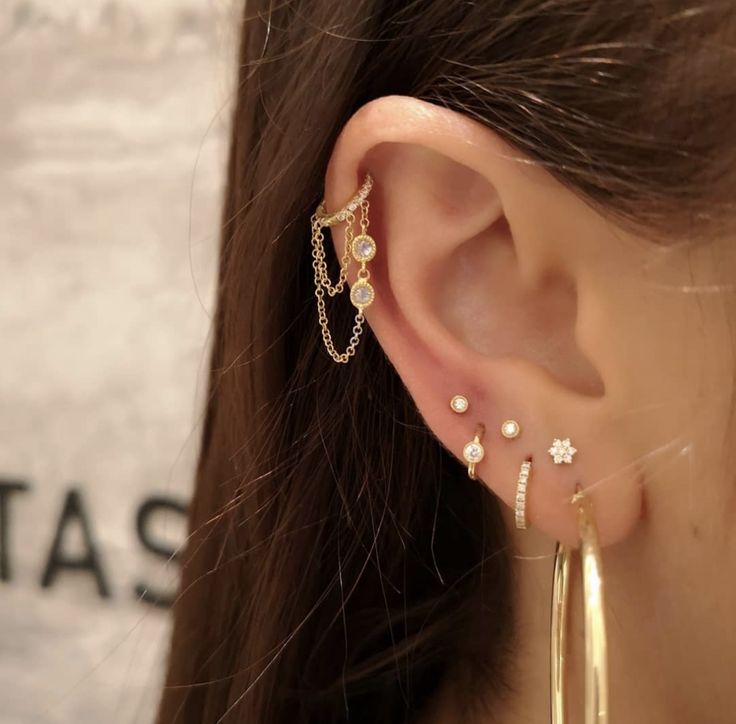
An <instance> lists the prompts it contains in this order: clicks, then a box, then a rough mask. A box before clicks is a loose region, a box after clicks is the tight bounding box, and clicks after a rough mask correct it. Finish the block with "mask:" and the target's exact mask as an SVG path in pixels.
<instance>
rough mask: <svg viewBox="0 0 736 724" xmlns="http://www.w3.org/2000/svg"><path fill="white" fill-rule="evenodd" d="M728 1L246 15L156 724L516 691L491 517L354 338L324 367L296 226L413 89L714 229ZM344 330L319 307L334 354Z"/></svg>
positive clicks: (383, 713) (345, 316)
mask: <svg viewBox="0 0 736 724" xmlns="http://www.w3.org/2000/svg"><path fill="white" fill-rule="evenodd" d="M729 6H731V3H719V2H710V3H708V4H707V5H705V6H702V7H700V6H692V5H691V4H690V3H688V2H679V1H678V0H661V1H660V2H656V1H655V2H650V1H647V2H645V1H644V0H546V1H545V2H541V0H492V1H491V0H489V1H488V2H464V1H463V0H356V1H355V2H346V1H345V0H284V1H282V2H279V3H273V2H272V1H271V0H248V3H247V14H248V16H247V17H246V18H245V20H244V22H243V40H242V47H241V51H240V74H239V80H238V85H237V101H236V106H235V113H234V121H233V135H232V146H231V154H230V163H229V171H228V180H227V194H226V199H225V207H224V217H223V218H224V222H223V230H222V243H221V262H220V272H219V299H218V308H217V316H216V320H215V324H214V342H213V348H212V362H211V375H210V388H209V389H210V394H209V402H208V405H207V409H206V420H205V425H204V431H203V435H202V447H201V455H200V461H199V468H198V474H197V483H196V490H195V495H194V499H193V503H192V507H191V520H190V526H191V538H190V541H189V544H188V547H187V550H186V555H185V556H184V564H183V582H182V590H181V594H180V596H179V598H178V600H177V603H176V605H175V610H174V614H175V626H174V633H173V640H172V649H171V656H170V662H169V670H168V675H167V685H166V688H165V693H164V697H163V700H162V704H161V709H160V712H159V718H158V721H159V723H160V724H173V722H189V723H191V724H195V723H196V724H201V723H202V722H207V724H212V723H214V722H248V724H263V723H268V724H278V723H279V722H319V723H320V724H329V722H338V721H345V720H347V719H348V718H349V720H350V721H351V722H371V724H373V723H375V722H387V723H388V722H398V721H405V720H407V719H410V718H411V716H412V714H414V713H415V712H416V711H418V709H419V708H421V706H422V704H423V703H424V702H425V701H426V699H427V697H428V696H429V695H431V694H432V693H433V692H434V691H435V690H436V689H437V687H438V685H439V683H440V681H441V680H442V677H443V676H445V675H446V673H447V671H448V666H449V664H450V663H453V665H455V664H458V663H462V664H464V665H466V666H465V669H464V670H465V671H467V672H471V673H469V674H468V682H471V681H474V680H479V679H478V678H477V677H478V676H479V673H482V675H483V677H484V679H483V683H484V686H488V682H490V683H491V685H495V687H496V690H497V691H501V690H502V689H503V687H505V686H507V685H508V684H509V681H508V677H507V676H505V673H504V672H505V667H504V662H505V651H506V648H507V645H508V643H509V639H510V637H511V636H512V635H513V634H512V632H513V616H512V613H513V607H512V602H513V600H512V599H513V596H512V577H511V574H512V569H511V566H510V560H509V553H508V550H507V540H506V534H505V531H504V528H503V525H502V523H501V519H500V515H499V509H498V505H497V503H496V501H495V500H494V499H493V498H492V496H491V495H490V494H489V493H488V492H487V491H486V490H485V489H484V488H483V487H482V486H479V485H477V484H476V483H473V482H471V481H469V480H468V479H467V478H466V476H465V474H464V470H463V468H462V467H461V466H460V465H459V464H458V463H457V461H456V460H454V459H453V458H452V456H450V455H449V454H448V453H447V452H446V451H445V450H444V449H443V448H442V446H441V445H440V444H439V442H438V441H437V440H436V439H434V438H433V436H432V434H431V433H430V432H429V431H428V429H427V428H426V426H425V425H424V424H423V422H422V420H421V418H420V416H419V415H418V413H417V411H416V409H415V407H414V405H413V403H412V401H411V399H410V398H409V397H408V395H407V393H406V392H405V390H404V387H403V385H402V384H401V382H400V380H399V379H398V378H397V376H396V375H395V373H394V371H393V370H392V368H391V366H390V364H389V363H388V362H387V360H386V359H385V357H384V356H383V354H382V351H381V349H380V347H379V346H378V345H377V344H376V343H375V341H374V340H373V339H372V338H371V337H370V335H368V336H367V337H366V338H364V340H363V342H362V344H361V347H360V349H359V353H358V355H357V357H356V358H354V359H353V361H352V362H351V363H350V364H349V365H347V366H343V365H336V364H335V363H334V362H332V360H331V359H330V358H329V357H328V356H327V354H326V353H325V352H324V349H323V348H322V346H321V337H320V333H319V328H318V326H317V319H316V314H315V308H314V304H313V296H312V289H311V274H312V268H311V261H310V245H309V223H308V219H309V215H310V213H311V212H312V211H313V209H314V207H315V206H316V204H317V203H318V201H319V200H320V198H321V191H322V182H323V178H324V173H325V169H326V165H327V161H328V158H329V154H330V152H331V149H332V146H333V144H334V142H335V139H336V137H337V134H338V133H339V131H340V129H341V127H342V126H343V125H344V124H345V122H346V121H347V119H348V118H349V117H350V115H351V114H352V113H353V112H354V111H356V109H358V108H359V107H360V106H361V105H362V104H364V103H365V102H367V101H369V100H371V99H373V98H376V97H379V96H383V95H388V94H405V95H413V96H417V97H420V98H423V99H425V100H428V101H433V102H435V103H438V104H441V105H444V106H447V107H449V108H452V109H456V110H458V111H460V112H462V113H465V114H468V115H470V116H472V117H473V118H475V119H477V120H479V121H481V122H482V123H484V124H486V125H487V126H488V127H490V128H493V129H494V130H495V131H496V132H497V133H499V134H500V135H501V136H503V137H504V138H505V139H507V140H508V141H509V142H510V143H512V144H513V145H515V146H516V147H517V148H518V149H519V150H520V152H522V153H523V154H526V155H527V156H529V157H532V158H533V159H535V160H536V161H537V162H539V163H541V164H543V165H544V166H545V167H547V168H548V169H549V170H550V171H551V172H552V173H554V174H555V175H556V176H557V177H558V178H559V179H561V180H562V181H563V182H564V183H566V184H568V185H569V186H570V187H571V188H573V189H575V190H576V191H577V192H578V193H579V194H580V195H581V196H583V197H584V198H586V199H588V200H589V201H590V202H591V203H594V204H598V205H600V207H601V208H602V209H604V210H606V211H607V212H610V213H614V214H617V215H618V216H619V217H620V218H621V219H624V220H628V221H631V222H632V223H637V224H644V225H647V226H650V227H651V228H652V229H653V230H658V231H662V232H663V233H672V232H673V231H677V232H682V231H684V230H687V231H689V232H692V231H694V230H696V229H699V228H701V227H703V226H704V223H705V222H707V221H709V220H713V221H715V220H717V219H721V218H725V217H726V216H727V214H725V213H724V212H725V211H727V210H728V208H727V207H728V204H729V199H728V196H727V193H726V190H727V188H728V183H727V181H728V178H729V174H730V173H731V171H732V167H733V154H732V153H726V152H725V151H726V150H727V149H726V144H727V143H728V142H729V141H730V140H731V139H730V136H731V134H732V131H733V128H734V127H736V124H735V123H734V121H735V120H736V113H735V112H734V108H735V106H736V103H735V101H736V85H735V84H734V83H733V82H732V81H733V78H732V77H731V75H730V74H728V73H726V72H724V67H726V68H731V67H732V61H733V56H732V55H730V56H729V55H727V53H728V52H729V49H728V42H729V41H730V40H732V38H733V36H734V15H735V13H734V12H733V11H732V10H730V9H729ZM726 60H727V61H728V64H727V65H726V64H725V62H726ZM727 75H728V78H727V77H726V76H727ZM729 81H730V82H729ZM728 150H729V151H731V150H732V149H728ZM333 271H334V270H333ZM350 316H351V307H350V305H349V304H348V303H343V304H339V303H338V304H335V305H333V306H332V308H331V318H332V319H333V320H334V322H333V323H334V324H335V327H336V329H337V330H338V331H337V335H338V338H340V339H346V338H347V336H349V334H348V333H349V329H350V324H351V320H350ZM470 698H472V693H471V694H469V699H470Z"/></svg>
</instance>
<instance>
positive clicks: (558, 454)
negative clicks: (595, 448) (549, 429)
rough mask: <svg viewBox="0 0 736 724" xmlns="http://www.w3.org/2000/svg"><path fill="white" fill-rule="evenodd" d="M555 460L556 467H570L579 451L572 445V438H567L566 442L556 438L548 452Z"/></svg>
mask: <svg viewBox="0 0 736 724" xmlns="http://www.w3.org/2000/svg"><path fill="white" fill-rule="evenodd" d="M547 452H548V453H549V454H550V455H551V456H552V460H554V463H555V465H560V464H561V463H566V464H567V465H570V463H572V456H573V455H574V454H575V453H576V452H577V449H576V448H574V447H573V446H572V444H571V443H570V438H569V437H566V438H565V439H564V440H560V439H558V438H555V439H554V440H553V441H552V447H551V448H550V449H549V450H548V451H547Z"/></svg>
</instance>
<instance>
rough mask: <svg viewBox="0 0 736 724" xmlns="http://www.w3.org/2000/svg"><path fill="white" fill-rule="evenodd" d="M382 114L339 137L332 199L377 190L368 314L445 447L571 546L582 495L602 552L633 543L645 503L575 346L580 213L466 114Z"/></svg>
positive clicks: (429, 108) (599, 387)
mask: <svg viewBox="0 0 736 724" xmlns="http://www.w3.org/2000/svg"><path fill="white" fill-rule="evenodd" d="M384 101H385V103H384ZM370 105H371V106H372V108H371V109H370V110H369V111H366V112H359V113H358V114H356V117H354V119H353V120H351V121H350V122H349V123H348V125H347V126H346V128H345V129H344V131H343V133H342V134H341V137H340V140H339V141H338V144H337V145H336V148H335V152H334V153H333V156H332V159H331V162H330V170H329V173H328V177H327V188H326V199H327V203H328V208H337V207H338V206H339V204H340V203H343V202H344V200H345V199H346V198H349V196H350V194H351V193H353V192H354V188H355V183H354V179H355V178H357V177H358V176H359V175H360V174H361V173H362V172H364V171H366V170H370V173H371V174H372V176H373V177H374V179H375V186H374V188H373V190H372V192H371V198H370V204H371V222H370V223H371V230H372V234H373V236H374V237H375V239H376V243H377V254H376V257H375V259H374V260H373V261H372V269H373V270H374V271H373V276H372V282H373V284H374V286H375V301H374V302H373V304H372V305H371V306H370V307H369V308H368V309H366V316H367V319H368V322H369V323H370V326H371V328H372V330H373V332H374V333H375V335H376V337H377V338H378V340H379V342H380V344H381V346H382V347H383V349H384V351H385V352H386V354H387V355H388V357H389V359H390V360H391V361H392V363H393V365H394V366H395V368H396V370H397V372H398V373H399V375H400V376H401V377H402V379H403V381H404V383H405V385H406V387H407V389H408V390H409V392H410V394H411V395H412V397H413V398H414V400H415V402H416V404H417V406H418V408H419V410H420V412H421V413H422V415H423V417H424V419H425V420H426V422H427V424H428V425H429V426H430V428H431V429H432V430H433V431H434V433H435V434H436V435H437V437H438V438H439V439H440V440H441V441H442V442H443V444H444V445H445V446H446V447H447V448H448V449H449V450H450V451H451V452H452V453H453V454H455V455H456V456H457V457H458V459H459V461H462V462H463V463H464V464H466V465H467V466H468V472H469V474H471V477H473V476H476V475H477V477H478V478H479V479H481V480H482V481H483V482H484V483H485V484H486V485H487V486H488V487H489V488H490V489H491V490H493V492H494V493H495V494H496V495H498V496H499V497H500V498H501V499H502V500H503V501H504V502H505V503H507V504H508V505H509V507H510V508H511V509H512V510H515V511H516V516H517V520H518V521H522V520H523V522H524V523H528V524H530V525H532V526H535V527H537V528H538V529H540V530H542V531H543V532H545V533H546V534H548V535H549V536H550V537H552V538H555V539H558V540H562V541H563V542H566V543H568V544H574V543H575V541H576V538H577V531H576V523H575V513H574V506H573V505H572V499H573V496H574V494H575V491H576V488H577V487H578V486H582V487H583V488H587V489H589V490H591V495H592V499H593V504H594V506H595V508H596V512H597V514H598V516H599V526H600V529H601V538H602V540H603V542H611V541H613V540H616V539H619V538H621V537H622V536H623V535H625V534H626V532H627V531H628V530H629V529H630V528H631V526H632V525H633V523H634V522H635V521H636V519H637V516H638V513H639V509H640V502H639V496H640V492H639V488H638V485H637V480H636V471H632V470H631V469H630V468H629V467H628V466H627V464H626V461H627V459H630V455H629V452H628V450H626V449H625V444H624V443H623V440H622V439H620V436H619V435H618V434H617V430H616V425H615V424H613V423H611V421H610V416H609V414H608V412H609V406H608V399H607V396H606V394H605V387H606V385H605V376H604V375H602V373H601V372H600V370H599V369H598V368H597V367H596V366H595V365H594V364H593V363H592V362H591V361H590V360H589V359H588V358H587V356H586V355H584V354H583V353H582V352H581V346H580V345H579V344H578V338H577V332H578V329H577V326H578V319H579V317H580V314H581V310H580V309H579V304H580V300H579V298H578V288H577V284H578V279H579V272H580V268H579V266H578V259H577V257H574V256H571V255H570V250H571V249H572V248H573V247H574V246H575V244H576V243H577V239H576V228H575V223H576V222H575V216H574V213H575V212H576V211H577V209H578V206H580V205H582V204H581V202H580V201H579V200H578V199H577V198H576V197H574V196H573V195H572V194H571V192H569V191H567V190H566V189H562V188H561V187H559V184H556V182H554V180H553V179H551V178H550V177H549V176H548V174H546V173H545V172H544V171H543V170H541V169H538V168H534V167H531V166H529V165H528V164H527V163H525V162H523V161H520V160H519V159H516V158H514V154H513V152H512V150H511V149H509V148H508V147H506V146H505V145H504V144H503V143H502V142H501V141H500V139H498V138H497V137H496V136H495V134H494V133H493V132H492V131H490V130H489V129H487V128H485V127H482V126H480V125H479V124H477V123H475V122H473V121H471V120H469V119H467V118H464V117H463V116H460V115H459V114H456V113H454V112H452V111H449V110H447V109H443V108H438V107H435V106H433V105H431V104H428V103H423V102H421V101H417V100H416V99H411V98H407V99H402V98H398V97H390V98H386V99H378V100H377V101H373V102H372V104H370ZM418 106H419V107H418ZM347 179H350V180H351V183H350V184H348V183H347V181H346V180H347ZM561 199H562V200H564V203H565V204H568V206H569V209H561V208H559V204H560V203H561V201H560V200H561ZM331 200H332V203H331ZM555 204H556V205H557V207H555V206H554V205H555ZM566 213H567V214H571V215H570V216H569V219H568V221H569V223H568V226H567V227H565V226H564V219H565V214H566ZM342 234H343V230H342V229H338V228H335V229H333V240H334V242H335V244H336V248H337V250H338V251H340V252H341V251H342V249H343V244H344V242H345V239H344V236H343V235H342ZM351 281H353V282H354V279H352V280H351ZM583 316H584V315H583ZM458 394H461V395H464V396H465V397H466V399H467V400H468V401H469V404H468V407H467V411H466V412H464V414H462V415H458V412H459V410H457V409H455V408H454V407H453V406H452V405H451V404H449V403H450V401H451V399H453V397H454V396H456V395H458ZM507 421H516V434H505V432H504V430H506V431H507V432H508V431H511V430H512V428H513V427H514V426H513V425H511V424H509V426H508V427H505V426H504V423H505V422H507ZM567 440H569V444H567V443H566V441H567ZM555 441H557V442H555ZM572 448H577V453H575V452H573V451H572ZM550 449H552V450H553V451H554V453H553V454H550V452H549V450H550ZM602 480H603V481H605V482H604V483H601V482H600V481H602ZM520 499H521V502H522V503H523V505H522V508H523V509H522V510H520V508H519V506H520V503H519V500H520Z"/></svg>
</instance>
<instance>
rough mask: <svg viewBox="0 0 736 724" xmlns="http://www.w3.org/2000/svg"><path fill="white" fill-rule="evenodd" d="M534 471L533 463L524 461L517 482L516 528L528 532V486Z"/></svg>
mask: <svg viewBox="0 0 736 724" xmlns="http://www.w3.org/2000/svg"><path fill="white" fill-rule="evenodd" d="M531 469H532V461H531V460H524V462H523V463H522V464H521V468H520V469H519V479H518V480H517V482H516V505H515V507H514V512H515V519H516V527H517V528H519V530H526V529H527V528H528V522H527V518H526V486H527V483H528V482H529V473H530V472H531Z"/></svg>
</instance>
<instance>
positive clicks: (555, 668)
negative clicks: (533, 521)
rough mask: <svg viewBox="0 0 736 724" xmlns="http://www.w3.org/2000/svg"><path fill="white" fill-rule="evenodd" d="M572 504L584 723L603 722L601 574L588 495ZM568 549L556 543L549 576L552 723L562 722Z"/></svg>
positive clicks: (604, 641) (604, 639) (605, 645)
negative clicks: (579, 567) (576, 542)
mask: <svg viewBox="0 0 736 724" xmlns="http://www.w3.org/2000/svg"><path fill="white" fill-rule="evenodd" d="M573 503H574V505H575V506H576V507H577V519H578V531H579V536H580V559H581V565H582V571H583V615H584V627H585V720H584V721H585V724H608V717H609V708H608V640H607V637H606V617H605V611H604V604H605V598H604V591H603V574H602V567H601V550H600V545H599V543H598V531H597V529H596V526H595V520H594V518H593V510H592V506H591V503H590V499H589V498H588V497H587V496H585V495H584V494H583V493H582V492H578V493H577V494H576V495H575V497H574V498H573ZM571 557H572V549H571V548H569V547H568V546H565V545H562V544H561V543H558V544H557V551H556V552H555V567H554V574H553V580H552V622H551V628H552V631H551V648H550V654H551V661H550V687H551V692H550V694H551V715H552V724H566V722H567V701H566V689H567V676H566V672H567V667H566V660H565V656H566V650H567V629H568V619H569V609H570V604H569V600H570V560H571Z"/></svg>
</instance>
